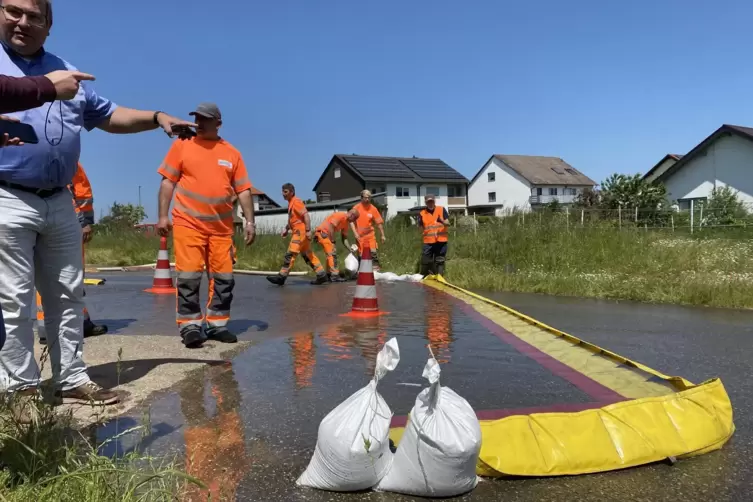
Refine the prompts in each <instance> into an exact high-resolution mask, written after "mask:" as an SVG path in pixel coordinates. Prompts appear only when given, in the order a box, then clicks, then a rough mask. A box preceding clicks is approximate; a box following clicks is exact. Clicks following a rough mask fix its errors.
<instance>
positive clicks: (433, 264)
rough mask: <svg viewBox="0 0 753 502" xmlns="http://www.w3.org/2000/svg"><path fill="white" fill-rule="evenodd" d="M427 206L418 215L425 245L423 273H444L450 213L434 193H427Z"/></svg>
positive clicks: (422, 259)
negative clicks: (438, 201) (435, 198)
mask: <svg viewBox="0 0 753 502" xmlns="http://www.w3.org/2000/svg"><path fill="white" fill-rule="evenodd" d="M424 201H425V202H426V206H425V207H424V208H423V209H421V212H420V213H419V215H418V226H419V228H421V229H422V230H423V237H424V246H423V249H422V251H421V275H429V274H436V275H444V264H445V260H446V258H447V227H448V226H449V225H450V215H449V214H448V213H447V209H445V208H443V207H442V206H438V205H437V204H436V201H435V200H434V195H432V194H426V196H425V197H424Z"/></svg>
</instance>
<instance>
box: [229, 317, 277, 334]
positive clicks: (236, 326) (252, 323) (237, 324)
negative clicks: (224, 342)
mask: <svg viewBox="0 0 753 502" xmlns="http://www.w3.org/2000/svg"><path fill="white" fill-rule="evenodd" d="M253 328H256V329H255V330H254V331H267V330H268V329H269V323H266V322H264V321H257V320H254V319H237V320H231V321H230V322H229V323H228V324H227V329H229V330H230V331H231V332H233V333H235V334H238V335H240V334H242V333H245V332H246V331H251V330H252V329H253Z"/></svg>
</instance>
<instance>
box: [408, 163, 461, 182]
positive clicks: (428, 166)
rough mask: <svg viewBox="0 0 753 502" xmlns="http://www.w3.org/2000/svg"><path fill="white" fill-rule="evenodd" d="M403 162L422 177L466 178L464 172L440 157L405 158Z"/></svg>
mask: <svg viewBox="0 0 753 502" xmlns="http://www.w3.org/2000/svg"><path fill="white" fill-rule="evenodd" d="M402 162H403V164H405V165H406V166H408V167H409V168H411V169H412V170H413V171H414V172H415V173H416V174H418V175H419V176H420V177H422V178H434V179H460V180H462V179H465V178H464V177H463V175H462V174H460V173H459V172H457V171H455V170H454V169H452V168H451V167H450V166H448V165H447V164H445V163H444V162H442V161H441V160H438V159H403V160H402Z"/></svg>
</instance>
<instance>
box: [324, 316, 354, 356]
mask: <svg viewBox="0 0 753 502" xmlns="http://www.w3.org/2000/svg"><path fill="white" fill-rule="evenodd" d="M319 338H321V339H322V341H323V342H324V345H325V346H326V347H327V348H328V349H329V352H328V353H327V354H325V356H324V358H325V359H327V360H328V361H343V360H348V359H353V354H352V353H351V352H352V349H353V343H354V342H353V338H352V337H350V336H349V335H347V334H346V333H343V332H342V331H341V330H340V326H337V325H333V326H328V327H327V328H326V329H325V330H324V331H323V332H322V333H321V334H320V335H319Z"/></svg>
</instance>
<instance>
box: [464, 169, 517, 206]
mask: <svg viewBox="0 0 753 502" xmlns="http://www.w3.org/2000/svg"><path fill="white" fill-rule="evenodd" d="M489 173H494V180H493V181H490V180H489ZM490 193H493V194H494V202H492V201H490V200H489V194H490ZM530 197H531V185H530V184H529V183H528V180H526V179H524V178H523V177H522V176H520V175H519V174H518V173H516V172H515V171H513V170H512V169H510V168H508V167H507V166H505V165H504V164H503V163H502V162H500V161H499V160H497V159H496V158H492V159H491V160H490V161H489V162H488V163H487V164H486V165H485V166H484V168H483V169H482V171H481V174H480V175H479V176H478V177H477V178H476V180H475V181H474V182H472V183H471V185H470V187H469V188H468V205H469V206H499V205H502V207H503V208H505V209H511V208H513V207H517V208H518V209H530V207H531V204H530Z"/></svg>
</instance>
